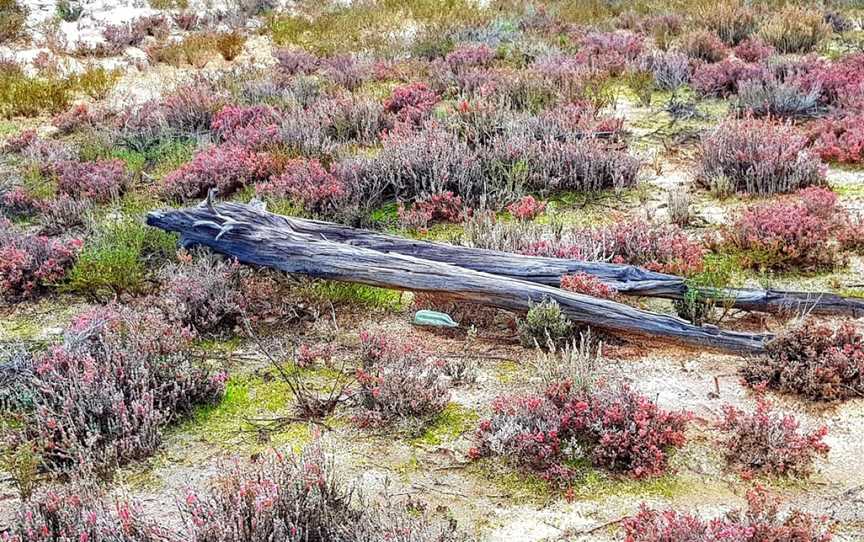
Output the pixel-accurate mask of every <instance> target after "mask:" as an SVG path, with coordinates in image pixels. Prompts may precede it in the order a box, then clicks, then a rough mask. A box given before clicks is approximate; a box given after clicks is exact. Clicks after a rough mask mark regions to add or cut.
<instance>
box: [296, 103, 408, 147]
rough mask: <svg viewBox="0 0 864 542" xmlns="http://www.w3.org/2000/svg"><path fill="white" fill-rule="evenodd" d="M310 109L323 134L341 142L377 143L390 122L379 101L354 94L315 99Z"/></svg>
mask: <svg viewBox="0 0 864 542" xmlns="http://www.w3.org/2000/svg"><path fill="white" fill-rule="evenodd" d="M403 111H404V110H403ZM310 112H311V114H313V115H314V116H315V117H317V118H318V119H319V120H318V122H319V123H320V124H321V128H322V130H323V133H324V135H325V136H326V137H328V138H330V139H331V140H332V141H335V142H336V143H342V144H346V143H347V144H359V145H377V144H378V143H379V139H380V137H381V134H382V132H384V131H385V130H386V129H388V128H389V127H390V126H391V124H392V122H391V119H390V118H389V117H388V115H386V113H385V108H384V106H383V105H381V104H380V103H378V102H377V101H375V100H373V99H371V98H367V97H365V96H361V95H357V94H348V93H344V94H340V95H339V96H337V97H335V98H331V99H325V100H319V101H318V102H316V103H315V105H314V107H312V109H311V111H310Z"/></svg>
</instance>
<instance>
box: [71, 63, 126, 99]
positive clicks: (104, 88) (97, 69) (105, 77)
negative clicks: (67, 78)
mask: <svg viewBox="0 0 864 542" xmlns="http://www.w3.org/2000/svg"><path fill="white" fill-rule="evenodd" d="M121 75H122V71H121V70H119V69H118V70H109V69H107V68H105V67H103V66H88V67H87V69H86V70H85V71H84V73H82V74H80V75H78V76H77V78H76V81H75V82H76V85H75V86H76V87H77V88H78V90H80V91H81V92H83V93H84V94H86V95H88V96H90V97H91V98H93V99H94V100H102V99H104V98H105V97H106V96H108V93H109V92H111V89H112V88H114V85H115V84H116V83H117V81H118V80H119V79H120V77H121Z"/></svg>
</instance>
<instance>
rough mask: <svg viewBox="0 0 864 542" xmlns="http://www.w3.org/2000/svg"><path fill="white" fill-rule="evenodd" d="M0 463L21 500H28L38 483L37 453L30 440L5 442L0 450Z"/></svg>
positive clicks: (38, 459) (38, 463)
mask: <svg viewBox="0 0 864 542" xmlns="http://www.w3.org/2000/svg"><path fill="white" fill-rule="evenodd" d="M0 465H2V467H3V470H4V471H6V472H7V473H8V474H9V477H10V478H11V480H12V484H13V485H14V486H15V489H17V490H18V494H19V495H20V496H21V500H24V501H26V500H29V499H30V497H31V496H32V495H33V491H34V490H35V489H36V486H37V485H38V484H39V465H40V458H39V454H38V453H36V450H35V448H34V446H33V444H32V443H31V442H28V441H25V442H15V443H11V442H10V443H5V444H4V446H3V449H2V451H0Z"/></svg>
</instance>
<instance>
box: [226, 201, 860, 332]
mask: <svg viewBox="0 0 864 542" xmlns="http://www.w3.org/2000/svg"><path fill="white" fill-rule="evenodd" d="M218 209H219V212H220V213H222V214H224V215H225V216H229V217H232V218H234V219H236V220H244V221H248V220H262V221H264V223H266V224H268V225H269V226H271V227H274V228H282V227H289V228H291V229H292V230H293V231H295V232H298V233H302V234H307V235H312V236H317V237H319V238H322V239H327V240H330V241H334V242H339V243H345V244H349V245H353V246H357V247H363V248H369V249H372V250H377V251H379V252H387V253H396V254H404V255H406V256H414V257H416V258H421V259H424V260H431V261H436V262H442V263H449V264H452V265H456V266H458V267H464V268H466V269H473V270H475V271H482V272H485V273H491V274H493V275H500V276H505V277H511V278H515V279H521V280H527V281H529V282H536V283H538V284H546V285H547V286H558V285H559V284H560V281H561V276H562V275H567V274H572V273H587V274H589V275H594V276H595V277H597V278H599V279H600V280H602V281H603V282H605V283H606V284H608V285H609V286H611V287H613V288H615V289H616V290H617V291H618V292H620V293H622V294H625V295H632V296H644V297H659V298H664V299H682V298H684V295H685V293H686V292H687V285H686V284H685V282H684V279H683V278H682V277H678V276H675V275H668V274H665V273H657V272H654V271H648V270H647V269H643V268H640V267H636V266H633V265H622V264H613V263H605V262H583V261H578V260H566V259H559V258H543V257H536V256H524V255H520V254H512V253H508V252H498V251H494V250H484V249H476V248H469V247H460V246H454V245H447V244H444V243H432V242H428V241H417V240H414V239H406V238H404V237H399V236H396V235H387V234H383V233H378V232H373V231H368V230H360V229H356V228H350V227H348V226H343V225H340V224H334V223H332V222H322V221H317V220H308V219H303V218H296V217H286V216H281V215H276V214H273V213H266V214H264V215H263V216H261V217H258V216H256V215H259V214H261V211H260V210H259V209H257V208H256V207H255V206H252V205H246V204H240V203H227V202H226V203H222V204H219V205H218ZM705 294H706V295H710V296H712V297H713V298H714V299H716V300H717V302H718V303H719V304H721V305H725V304H728V305H729V306H731V307H734V308H737V309H742V310H747V311H757V312H768V313H774V314H776V313H781V312H791V313H799V312H800V313H803V312H812V313H813V314H837V315H848V316H853V317H862V316H864V299H854V298H847V297H842V296H839V295H836V294H831V293H811V292H791V291H783V290H758V289H751V288H728V289H723V290H711V291H710V292H705Z"/></svg>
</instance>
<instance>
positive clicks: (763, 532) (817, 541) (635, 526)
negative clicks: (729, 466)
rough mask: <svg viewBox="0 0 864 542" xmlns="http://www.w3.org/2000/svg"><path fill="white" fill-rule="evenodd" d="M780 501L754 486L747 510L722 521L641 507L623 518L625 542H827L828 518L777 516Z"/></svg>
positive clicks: (799, 514)
mask: <svg viewBox="0 0 864 542" xmlns="http://www.w3.org/2000/svg"><path fill="white" fill-rule="evenodd" d="M780 505H781V502H780V500H779V499H778V498H777V497H775V496H773V495H771V494H770V493H768V491H767V490H765V489H764V488H762V487H760V486H757V487H756V488H754V489H752V490H750V491H749V492H748V493H747V509H746V510H733V511H732V512H730V513H728V514H726V515H725V516H724V517H722V518H717V519H713V520H710V521H705V520H703V519H700V518H698V517H696V516H693V515H690V514H687V513H682V512H676V511H675V510H662V511H661V510H656V509H652V508H648V507H647V506H646V505H644V504H643V505H642V507H641V508H640V509H639V513H638V514H636V515H635V516H632V517H629V518H627V519H625V520H624V521H623V522H622V524H621V527H622V528H623V529H624V535H625V538H624V540H625V542H691V541H696V540H698V541H699V542H728V541H733V540H734V541H735V542H766V541H769V540H771V541H777V542H781V541H782V542H792V541H795V542H830V540H831V538H832V537H831V524H830V522H829V520H828V518H827V517H824V516H822V517H819V516H813V515H811V514H807V513H805V512H801V511H798V510H793V511H791V512H789V513H787V514H785V516H784V515H781V513H780Z"/></svg>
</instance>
